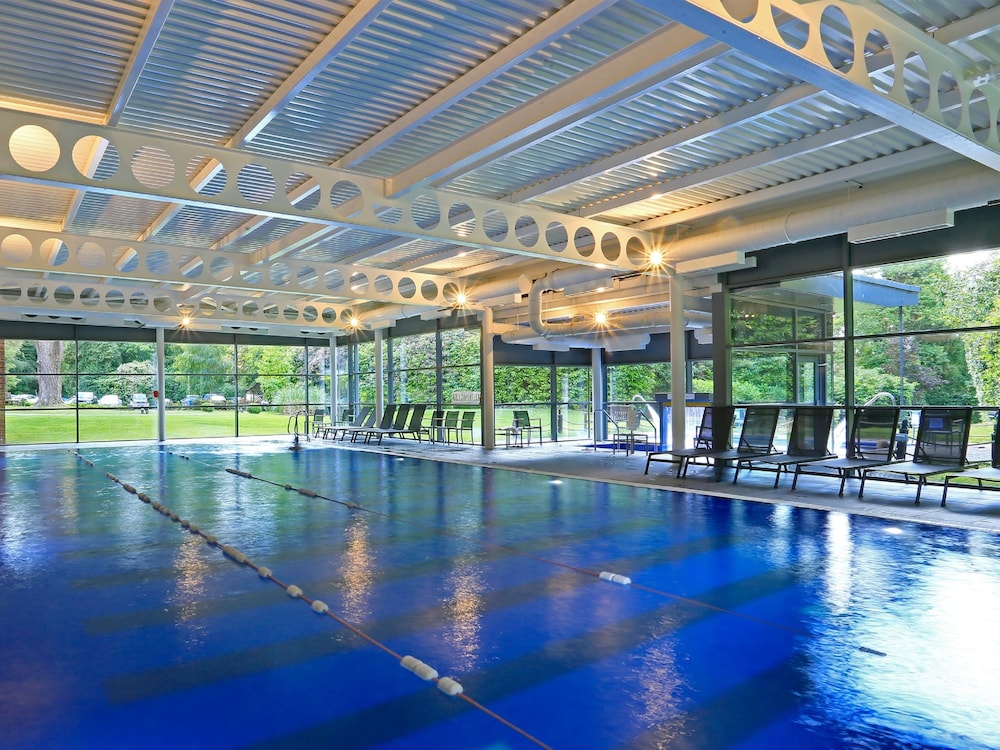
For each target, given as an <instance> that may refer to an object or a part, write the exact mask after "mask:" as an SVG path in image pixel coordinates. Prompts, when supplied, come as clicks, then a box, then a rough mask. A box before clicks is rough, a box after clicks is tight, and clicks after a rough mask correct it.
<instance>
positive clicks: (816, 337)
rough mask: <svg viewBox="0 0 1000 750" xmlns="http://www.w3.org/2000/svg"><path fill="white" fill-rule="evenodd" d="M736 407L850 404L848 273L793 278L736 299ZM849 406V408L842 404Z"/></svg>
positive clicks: (733, 336)
mask: <svg viewBox="0 0 1000 750" xmlns="http://www.w3.org/2000/svg"><path fill="white" fill-rule="evenodd" d="M730 326H731V328H730V336H731V340H732V350H731V351H732V357H731V363H732V381H731V382H732V401H733V403H734V404H753V403H782V404H828V403H838V400H837V399H838V398H840V399H843V398H844V395H845V394H844V389H843V388H840V389H839V390H838V388H837V387H836V384H837V382H838V373H840V376H839V382H841V383H843V361H844V344H845V336H846V328H845V318H844V277H843V274H840V273H835V274H823V275H820V276H811V277H807V278H801V279H788V280H783V281H781V282H778V283H774V284H767V285H762V286H758V287H750V288H746V289H739V290H736V291H734V292H733V293H732V294H731V296H730ZM839 403H842V401H839Z"/></svg>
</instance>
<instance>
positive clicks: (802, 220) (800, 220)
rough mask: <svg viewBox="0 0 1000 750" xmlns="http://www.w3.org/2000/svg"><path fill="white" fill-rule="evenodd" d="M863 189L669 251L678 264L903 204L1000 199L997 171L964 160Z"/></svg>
mask: <svg viewBox="0 0 1000 750" xmlns="http://www.w3.org/2000/svg"><path fill="white" fill-rule="evenodd" d="M864 192H865V196H864V198H863V199H861V198H854V199H853V200H850V201H848V202H845V203H841V204H839V205H833V206H830V205H827V206H822V207H819V208H813V209H808V210H805V211H797V212H793V213H789V214H786V215H784V216H779V217H776V218H773V219H767V220H764V221H760V222H756V223H750V224H745V225H740V226H736V227H732V228H724V229H719V230H712V231H710V232H705V233H703V234H698V235H694V236H690V237H685V238H683V239H679V240H677V241H675V242H672V243H670V245H669V246H668V248H667V254H668V256H669V260H670V262H672V263H675V264H676V263H680V262H683V261H690V260H697V259H699V258H702V257H703V256H705V255H707V254H716V253H724V252H730V251H739V250H742V251H745V252H752V251H754V250H765V249H767V248H769V247H778V246H781V245H790V244H794V243H796V242H804V241H806V240H812V239H816V238H819V237H828V236H830V235H835V234H842V233H845V232H848V231H849V230H850V229H851V227H860V226H864V225H866V224H872V223H875V222H881V221H888V220H891V219H893V218H894V217H897V216H898V215H899V214H900V212H901V211H902V210H905V211H906V213H907V214H910V215H912V214H925V213H927V212H931V211H943V210H946V209H949V208H950V209H951V210H953V211H960V210H963V209H967V208H975V207H977V206H984V205H986V204H987V203H989V202H990V201H994V200H1000V174H997V172H995V171H993V170H991V169H986V168H976V167H974V166H970V165H969V164H968V163H967V162H963V163H961V164H958V165H955V166H954V167H950V168H941V169H938V170H936V171H935V174H934V177H933V179H932V180H930V181H928V182H925V183H920V184H917V185H913V184H910V183H905V184H902V185H900V184H893V185H891V186H888V187H886V188H885V189H882V190H880V191H878V192H876V190H869V189H868V188H866V189H865V190H864ZM903 207H905V208H903Z"/></svg>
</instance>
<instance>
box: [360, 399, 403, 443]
mask: <svg viewBox="0 0 1000 750" xmlns="http://www.w3.org/2000/svg"><path fill="white" fill-rule="evenodd" d="M390 406H392V408H393V410H394V412H393V415H392V421H391V423H390V424H389V426H388V427H383V426H382V425H381V424H380V425H379V426H378V428H376V429H371V430H368V431H367V432H365V442H366V443H370V442H371V441H372V438H374V437H375V436H378V445H382V438H384V437H385V436H386V435H398V434H400V433H401V432H404V431H405V430H406V420H407V418H408V417H409V416H410V405H409V404H397V405H390ZM389 410H390V407H389V406H387V407H386V411H389ZM383 416H384V415H383ZM383 421H384V420H383Z"/></svg>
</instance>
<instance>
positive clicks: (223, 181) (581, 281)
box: [0, 0, 1000, 345]
mask: <svg viewBox="0 0 1000 750" xmlns="http://www.w3.org/2000/svg"><path fill="white" fill-rule="evenodd" d="M0 19H2V23H0V143H2V144H3V147H2V148H0V319H7V320H11V319H20V318H23V317H25V316H27V317H29V318H30V319H37V320H62V321H71V320H77V321H81V322H83V321H86V322H91V323H97V324H100V323H108V324H126V325H160V326H171V325H175V324H176V323H177V322H178V321H179V320H180V318H181V316H182V315H188V316H192V317H193V324H192V325H194V326H195V327H200V328H207V329H215V330H218V329H220V328H221V329H227V328H258V329H263V328H267V329H269V330H272V331H284V332H289V331H296V332H306V333H307V334H315V335H324V336H326V335H330V333H331V332H334V331H337V330H343V329H344V328H345V327H346V325H347V320H348V319H349V318H350V317H352V316H354V317H359V318H361V319H362V320H363V321H365V322H366V324H367V325H375V326H378V325H385V324H386V323H387V322H389V321H392V320H395V319H398V318H400V317H406V316H409V315H417V314H424V315H425V316H428V315H429V316H433V315H435V314H437V313H438V311H441V310H446V309H448V308H449V307H450V306H451V305H452V304H455V303H456V300H457V298H458V296H459V295H460V294H462V293H464V294H467V295H468V297H469V298H470V300H469V303H468V304H470V305H471V306H472V307H473V308H480V307H485V306H490V307H492V308H493V309H494V313H493V314H494V317H495V319H496V321H497V323H498V330H500V331H505V332H507V333H511V332H514V333H515V335H513V336H512V339H518V340H521V341H523V342H524V343H529V344H536V345H540V344H542V343H543V340H545V339H557V338H560V337H561V338H564V339H566V340H567V341H569V342H570V345H572V342H573V341H575V340H577V339H580V338H582V339H587V338H588V336H589V337H590V340H591V341H593V340H594V339H593V336H592V335H591V334H590V333H589V332H588V330H587V323H586V321H587V320H588V319H589V317H588V316H592V315H593V314H594V313H595V312H598V311H603V312H607V313H609V314H610V315H611V319H612V320H614V319H615V317H616V316H617V318H618V319H619V320H620V321H621V323H620V325H619V328H620V329H622V330H631V331H632V332H633V333H634V332H636V331H638V332H640V333H641V332H643V331H644V332H651V331H656V330H665V329H667V328H669V322H670V321H669V319H668V318H666V317H663V318H662V319H657V318H656V317H655V313H650V312H649V311H651V310H652V311H655V310H657V309H660V310H661V312H662V314H663V316H666V314H667V313H666V311H667V309H668V308H667V305H668V303H669V294H668V291H667V289H668V287H667V284H666V278H667V277H666V271H667V269H671V270H676V271H677V272H679V273H680V274H681V276H682V278H685V279H688V283H687V286H688V288H689V290H690V291H689V297H688V299H686V301H685V308H686V309H687V310H688V319H687V320H686V324H687V325H690V326H691V327H698V326H699V325H702V324H703V322H704V320H703V318H702V317H700V315H699V312H698V311H699V310H700V311H705V310H707V307H706V303H705V300H704V299H703V296H704V295H705V294H707V292H708V291H710V290H711V286H710V284H711V282H712V281H713V280H714V277H713V276H711V275H707V274H711V273H714V272H715V271H716V270H718V269H720V268H721V269H725V268H728V267H731V265H730V264H739V263H740V262H741V261H742V260H743V258H744V254H745V253H748V252H754V251H759V250H764V249H766V248H768V247H773V246H777V245H780V244H784V243H787V242H789V241H799V240H803V239H809V238H812V237H819V236H825V235H830V234H838V233H841V232H846V231H847V230H848V229H850V228H852V227H856V226H860V225H865V224H871V223H874V222H880V221H884V220H887V219H891V218H894V217H898V216H900V215H907V214H923V213H926V212H934V211H940V210H946V209H952V210H958V209H963V208H969V207H972V206H975V205H982V204H985V203H987V202H989V201H992V200H996V199H1000V174H998V170H1000V141H998V138H997V122H998V120H1000V87H998V86H997V84H996V82H995V77H996V75H997V71H998V70H1000V67H998V66H1000V6H997V5H994V4H992V3H991V2H987V1H986V0H984V1H983V2H975V1H974V0H948V2H943V0H942V1H941V2H907V3H905V4H903V3H898V2H882V3H870V2H865V1H864V0H859V1H856V2H847V1H846V0H841V1H840V2H837V1H836V0H835V1H834V2H829V3H811V2H807V3H801V4H800V3H796V2H792V0H774V1H773V2H771V3H765V2H763V1H762V2H760V3H756V2H749V1H747V0H725V2H722V0H715V1H713V0H690V1H688V2H684V1H683V0H669V1H668V0H619V2H614V1H613V0H573V1H572V2H554V1H553V2H546V1H545V0H490V2H484V1H480V0H455V1H450V2H444V1H441V0H409V1H407V2H403V1H402V0H360V1H359V2H356V3H350V2H334V1H332V0H331V1H323V0H311V1H309V0H305V1H304V0H294V1H293V0H287V1H284V0H252V1H250V0H246V1H237V0H231V1H219V2H208V1H207V0H174V1H172V2H171V1H170V0H164V1H163V2H155V0H152V1H151V2H146V1H143V0H89V1H88V2H79V0H46V2H45V3H43V4H40V3H38V2H37V0H0ZM654 250H659V251H661V252H662V253H663V255H664V258H665V261H666V264H665V266H662V267H653V266H651V264H650V254H651V253H652V252H653V251H654ZM595 267H599V268H598V270H597V271H594V270H593V269H594V268H595ZM565 269H575V270H571V271H568V270H565ZM557 270H558V273H553V272H555V271H557ZM606 276H611V277H614V281H613V282H612V287H611V288H610V289H607V290H602V291H593V292H591V293H589V294H583V295H572V296H571V292H573V291H579V290H581V289H587V288H588V283H589V282H590V281H591V280H592V279H597V281H594V283H593V284H591V286H598V285H601V284H602V279H603V277H606ZM543 278H545V279H546V280H545V281H538V280H539V279H543ZM531 282H536V292H537V299H536V300H535V302H536V303H537V304H538V305H540V307H541V313H538V308H537V307H536V308H535V309H534V310H533V307H532V304H533V300H532V297H531V295H529V294H527V292H528V289H529V288H530V284H531ZM604 283H607V281H606V280H604ZM564 288H566V292H565V293H564V292H563V289H564ZM533 315H534V316H538V317H540V318H543V319H544V322H543V321H542V320H533V318H532V316H533ZM674 322H675V323H676V322H677V321H676V320H674ZM517 332H521V333H523V334H524V335H520V336H518V335H516V333H517ZM532 333H534V334H536V335H535V336H532V335H531V334H532ZM561 334H565V336H561ZM601 341H602V342H604V343H606V341H607V337H606V336H605V337H602V338H601ZM633 343H634V342H633Z"/></svg>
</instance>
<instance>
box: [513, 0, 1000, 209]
mask: <svg viewBox="0 0 1000 750" xmlns="http://www.w3.org/2000/svg"><path fill="white" fill-rule="evenodd" d="M998 25H1000V6H996V7H994V8H990V9H987V10H985V11H981V12H979V13H976V14H974V15H972V16H969V17H967V18H963V19H960V20H958V21H954V22H952V23H949V24H947V25H945V26H943V27H941V28H939V29H936V30H935V32H934V38H935V39H936V40H937V41H939V42H942V43H945V44H955V43H959V42H968V41H971V40H974V39H977V38H979V37H981V36H983V35H986V34H989V33H991V32H992V31H993V30H994V29H995V28H997V26H998ZM867 64H868V67H869V70H871V71H872V72H873V74H874V73H875V72H882V71H886V70H891V68H892V56H891V54H889V53H886V52H880V53H878V54H877V55H873V56H870V57H869V58H868V59H867ZM819 92H820V90H819V89H817V88H816V86H813V85H812V84H808V83H805V84H798V85H796V86H792V87H791V88H788V89H784V90H782V91H779V92H776V93H775V94H772V95H771V96H767V97H762V98H760V99H756V100H754V101H752V102H749V103H747V104H745V105H743V106H740V107H737V108H735V109H732V110H729V111H728V112H724V113H722V114H720V115H717V116H716V117H710V118H707V119H705V120H702V121H700V122H697V123H695V124H693V125H691V126H689V127H686V128H683V129H681V130H678V131H675V132H673V133H668V134H666V135H664V136H662V137H660V138H655V139H653V140H651V141H649V142H647V143H644V144H641V145H639V146H635V147H634V148H631V149H626V150H624V151H621V152H619V153H617V154H612V155H611V156H609V157H607V158H605V159H600V160H598V161H596V162H593V163H591V164H587V165H585V166H583V167H580V168H579V169H575V170H572V171H570V172H566V173H564V174H560V175H557V176H555V177H553V178H551V179H549V180H543V181H540V182H538V183H536V184H535V185H532V186H531V187H529V188H527V189H525V190H521V191H518V192H516V193H512V194H511V195H510V196H508V197H509V198H510V199H511V200H513V201H515V202H521V201H527V200H531V199H533V198H537V197H538V196H541V195H545V194H547V193H552V192H555V191H557V190H561V189H563V188H565V187H567V186H569V185H572V184H574V183H577V182H580V181H583V180H586V179H588V178H591V177H595V176H597V175H600V174H603V173H604V172H608V171H611V170H614V169H618V168H621V167H624V166H626V165H629V164H635V163H638V162H640V161H642V160H643V159H645V158H648V157H650V156H652V155H653V154H657V153H661V152H664V151H668V150H670V149H674V148H682V147H684V146H687V145H689V144H691V143H694V142H696V141H697V140H698V139H699V138H702V137H704V136H706V135H709V134H711V135H715V136H717V135H718V134H719V133H720V132H722V131H724V130H725V129H727V128H730V127H742V126H744V125H745V123H746V122H747V121H748V120H752V119H753V118H755V117H757V116H760V115H765V114H766V115H772V114H774V113H776V112H780V111H782V110H783V109H786V108H789V107H791V106H794V105H798V104H801V103H802V102H803V101H804V100H806V99H808V98H809V97H813V96H816V94H817V93H819ZM956 104H960V103H959V102H957V103H956ZM863 122H865V123H867V127H868V128H869V130H868V131H865V130H864V127H865V126H859V127H858V128H856V129H855V132H854V135H853V136H852V137H863V136H865V135H870V134H873V133H876V132H879V131H881V130H885V129H886V128H887V127H888V126H887V123H886V121H884V120H882V119H881V118H878V119H876V118H872V119H868V120H865V121H863ZM819 135H820V136H822V134H819ZM821 141H822V138H821ZM797 143H799V144H800V145H801V147H802V148H803V150H810V149H811V146H810V145H809V144H810V143H811V139H809V140H806V139H803V140H802V141H798V142H797ZM820 147H821V148H822V147H823V146H822V145H821V146H820ZM765 153H770V154H772V155H774V156H776V157H777V158H782V159H783V158H786V157H785V156H780V157H779V156H778V154H777V153H776V152H775V151H774V150H772V151H769V152H765ZM745 163H746V164H747V167H745V168H753V166H752V164H753V162H751V161H748V162H745ZM720 166H722V167H723V168H724V169H726V170H727V172H726V173H727V175H731V174H732V173H733V170H736V171H738V170H739V169H741V167H740V166H739V164H737V163H736V162H728V163H726V164H724V165H720ZM691 184H696V183H690V184H687V183H686V180H685V178H681V181H680V182H676V183H674V182H670V183H663V184H661V185H660V189H650V190H647V191H639V192H638V193H632V194H630V196H631V197H633V198H634V200H632V201H628V200H627V197H625V196H622V197H621V199H620V201H625V203H621V202H618V203H616V207H617V206H621V205H631V204H633V203H637V202H639V201H641V200H645V199H646V198H648V197H651V196H653V195H657V194H662V193H665V192H668V191H672V190H677V189H684V188H686V187H690V185H691ZM698 184H700V183H698ZM597 205H599V206H600V209H597V210H590V209H587V210H585V212H584V213H585V214H586V215H590V216H596V215H600V213H601V212H602V211H605V210H609V209H608V207H607V206H605V204H603V203H601V204H597Z"/></svg>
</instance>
